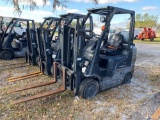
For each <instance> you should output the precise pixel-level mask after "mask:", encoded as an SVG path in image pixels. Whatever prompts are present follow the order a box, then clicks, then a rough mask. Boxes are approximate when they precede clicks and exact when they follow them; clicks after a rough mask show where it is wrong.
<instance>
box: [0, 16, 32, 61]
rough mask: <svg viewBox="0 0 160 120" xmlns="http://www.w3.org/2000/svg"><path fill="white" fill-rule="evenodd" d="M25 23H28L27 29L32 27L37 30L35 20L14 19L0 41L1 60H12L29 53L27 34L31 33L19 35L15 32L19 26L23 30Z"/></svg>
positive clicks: (25, 32)
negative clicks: (22, 24)
mask: <svg viewBox="0 0 160 120" xmlns="http://www.w3.org/2000/svg"><path fill="white" fill-rule="evenodd" d="M23 22H25V23H26V27H27V29H28V28H30V27H31V28H35V24H34V20H29V19H22V18H13V19H12V20H11V22H10V23H9V25H8V26H7V29H6V30H5V32H4V33H3V35H2V38H1V40H0V41H1V43H0V59H3V60H10V59H13V58H15V57H24V56H25V52H26V51H27V38H26V34H29V33H28V32H29V31H24V32H23V33H22V35H19V34H17V33H16V32H15V31H16V28H15V27H17V26H18V27H20V28H21V29H23V28H22V26H21V23H23ZM24 29H25V28H24Z"/></svg>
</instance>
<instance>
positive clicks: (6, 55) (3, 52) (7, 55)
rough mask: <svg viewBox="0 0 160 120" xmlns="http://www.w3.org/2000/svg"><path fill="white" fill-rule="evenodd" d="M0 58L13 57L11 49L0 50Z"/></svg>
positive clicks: (8, 58) (7, 58)
mask: <svg viewBox="0 0 160 120" xmlns="http://www.w3.org/2000/svg"><path fill="white" fill-rule="evenodd" d="M0 58H1V59H2V60H11V59H12V58H13V54H12V52H11V51H8V50H4V51H2V52H1V54H0Z"/></svg>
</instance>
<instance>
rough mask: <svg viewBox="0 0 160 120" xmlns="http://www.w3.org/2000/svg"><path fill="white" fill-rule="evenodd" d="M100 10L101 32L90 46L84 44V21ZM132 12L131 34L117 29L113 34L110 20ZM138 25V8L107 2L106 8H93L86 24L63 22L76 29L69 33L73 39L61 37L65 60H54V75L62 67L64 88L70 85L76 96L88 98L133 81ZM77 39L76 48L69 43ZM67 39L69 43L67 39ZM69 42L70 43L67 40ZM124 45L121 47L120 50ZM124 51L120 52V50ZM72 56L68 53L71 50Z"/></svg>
mask: <svg viewBox="0 0 160 120" xmlns="http://www.w3.org/2000/svg"><path fill="white" fill-rule="evenodd" d="M93 14H97V15H99V16H101V17H100V21H101V22H102V23H104V27H103V29H102V32H101V35H100V36H98V35H96V34H95V37H94V38H91V39H90V40H89V42H88V44H87V45H86V46H84V44H83V43H84V41H85V39H86V38H85V32H92V31H89V30H85V29H84V24H85V23H86V20H87V19H88V18H89V16H91V15H93ZM118 14H119V15H122V14H129V15H130V29H129V33H128V35H127V36H124V35H123V34H121V33H113V34H112V35H110V37H108V36H109V31H110V23H111V20H112V18H113V16H114V15H118ZM134 26H135V12H134V11H132V10H127V9H123V8H117V7H113V6H107V7H105V8H96V9H89V10H88V14H87V15H86V17H85V18H84V20H83V22H82V24H77V29H74V28H71V27H69V26H65V25H64V26H63V28H62V30H61V31H62V32H61V34H62V36H64V35H63V33H64V32H63V31H68V29H73V31H74V32H73V33H70V34H68V38H70V39H67V40H66V39H64V37H63V38H61V39H60V45H61V47H60V49H61V62H57V61H56V60H55V62H54V65H55V66H54V72H55V73H54V78H55V80H57V78H58V76H59V75H58V73H59V72H58V71H61V72H60V73H61V75H60V76H61V79H62V87H61V92H62V91H64V90H66V88H70V90H73V91H74V93H75V96H80V97H82V98H84V99H87V98H92V97H93V96H95V95H96V94H97V93H98V92H100V91H102V90H105V89H109V88H112V87H114V86H117V85H120V84H126V83H130V82H131V79H132V75H133V72H134V66H135V60H136V47H135V44H134V43H133V39H134ZM71 38H72V39H73V44H74V47H73V52H72V49H71V48H70V47H69V46H70V44H71V42H69V41H70V40H71ZM64 42H65V46H63V43H64ZM67 43H68V44H67ZM119 46H121V50H119V49H118V48H119ZM119 51H120V52H119ZM71 52H72V53H73V54H71V56H70V57H68V55H69V54H70V53H71Z"/></svg>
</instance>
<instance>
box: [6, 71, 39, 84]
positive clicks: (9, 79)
mask: <svg viewBox="0 0 160 120" xmlns="http://www.w3.org/2000/svg"><path fill="white" fill-rule="evenodd" d="M38 75H42V73H41V72H40V71H38V72H34V73H30V74H27V75H23V76H18V77H10V78H8V79H7V80H8V81H9V82H15V81H19V80H24V79H28V78H31V77H35V76H38Z"/></svg>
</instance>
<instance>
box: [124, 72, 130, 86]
mask: <svg viewBox="0 0 160 120" xmlns="http://www.w3.org/2000/svg"><path fill="white" fill-rule="evenodd" d="M131 79H132V74H131V73H127V74H126V75H125V76H124V79H123V82H122V84H128V83H130V82H131Z"/></svg>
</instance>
